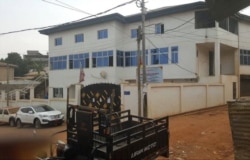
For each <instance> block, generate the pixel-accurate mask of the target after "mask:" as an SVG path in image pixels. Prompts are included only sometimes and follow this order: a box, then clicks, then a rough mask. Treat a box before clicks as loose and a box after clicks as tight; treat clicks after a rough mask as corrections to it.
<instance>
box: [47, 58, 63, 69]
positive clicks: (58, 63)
mask: <svg viewBox="0 0 250 160" xmlns="http://www.w3.org/2000/svg"><path fill="white" fill-rule="evenodd" d="M62 69H67V56H59V57H50V70H62Z"/></svg>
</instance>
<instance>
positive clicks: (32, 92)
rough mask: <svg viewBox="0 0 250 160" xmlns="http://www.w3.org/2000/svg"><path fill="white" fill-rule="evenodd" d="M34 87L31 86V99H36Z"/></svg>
mask: <svg viewBox="0 0 250 160" xmlns="http://www.w3.org/2000/svg"><path fill="white" fill-rule="evenodd" d="M34 91H35V90H34V88H33V87H31V88H30V100H33V99H34Z"/></svg>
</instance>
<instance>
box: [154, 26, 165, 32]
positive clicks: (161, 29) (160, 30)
mask: <svg viewBox="0 0 250 160" xmlns="http://www.w3.org/2000/svg"><path fill="white" fill-rule="evenodd" d="M163 33H164V24H156V25H155V34H163Z"/></svg>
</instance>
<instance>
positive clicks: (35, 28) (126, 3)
mask: <svg viewBox="0 0 250 160" xmlns="http://www.w3.org/2000/svg"><path fill="white" fill-rule="evenodd" d="M135 1H137V0H131V1H128V2H125V3H122V4H119V5H117V6H115V7H112V8H110V9H107V10H105V11H102V12H99V13H97V14H94V15H90V16H87V17H84V18H81V19H78V20H75V21H70V22H66V23H62V24H57V25H50V26H44V27H34V28H27V29H21V30H16V31H10V32H3V33H0V35H6V34H13V33H19V32H25V31H32V30H40V29H46V28H51V27H57V26H60V25H66V24H70V23H75V22H79V21H82V20H85V19H88V18H92V17H96V16H99V15H102V14H105V13H108V12H110V11H112V10H115V9H117V8H120V7H123V6H126V5H128V4H131V3H133V2H135Z"/></svg>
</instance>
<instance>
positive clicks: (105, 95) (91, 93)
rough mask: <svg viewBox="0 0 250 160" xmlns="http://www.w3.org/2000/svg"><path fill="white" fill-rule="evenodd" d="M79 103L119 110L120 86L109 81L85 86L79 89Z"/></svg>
mask: <svg viewBox="0 0 250 160" xmlns="http://www.w3.org/2000/svg"><path fill="white" fill-rule="evenodd" d="M81 105H83V106H88V107H91V108H92V107H93V108H98V109H109V110H111V111H114V112H117V111H121V87H120V85H116V84H109V83H100V84H92V85H88V86H85V87H83V88H82V89H81Z"/></svg>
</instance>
